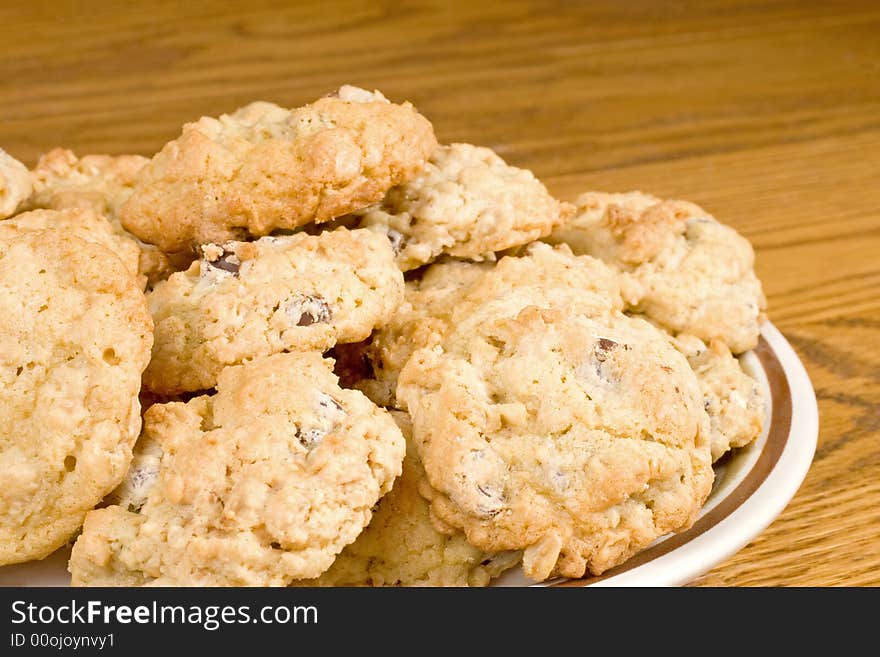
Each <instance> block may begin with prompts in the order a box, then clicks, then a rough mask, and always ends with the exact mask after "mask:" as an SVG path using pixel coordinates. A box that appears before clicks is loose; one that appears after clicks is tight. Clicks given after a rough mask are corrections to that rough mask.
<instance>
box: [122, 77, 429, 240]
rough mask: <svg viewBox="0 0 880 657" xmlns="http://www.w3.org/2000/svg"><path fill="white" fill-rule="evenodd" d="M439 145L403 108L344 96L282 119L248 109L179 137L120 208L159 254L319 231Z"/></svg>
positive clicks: (371, 199)
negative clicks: (309, 227)
mask: <svg viewBox="0 0 880 657" xmlns="http://www.w3.org/2000/svg"><path fill="white" fill-rule="evenodd" d="M436 144H437V141H436V138H435V137H434V131H433V127H432V126H431V124H430V122H429V121H428V120H427V119H426V118H424V117H423V116H422V115H421V114H419V113H418V112H417V111H416V110H415V108H414V107H413V106H412V105H411V104H410V103H403V104H394V103H390V102H388V100H387V99H386V98H385V97H384V96H383V95H382V94H380V93H379V92H374V93H370V92H367V91H364V90H363V89H358V88H356V87H350V86H344V87H342V88H341V89H339V91H338V92H336V93H335V94H333V95H331V96H327V97H324V98H321V99H319V100H317V101H315V102H313V103H311V104H310V105H305V106H303V107H299V108H297V109H293V110H288V109H284V108H282V107H279V106H278V105H274V104H272V103H267V102H256V103H251V104H250V105H247V106H245V107H242V108H241V109H239V110H237V111H235V112H233V113H232V114H224V115H222V116H221V117H220V118H219V119H215V118H210V117H203V118H201V119H200V120H198V121H196V122H194V123H188V124H186V125H185V126H184V127H183V132H182V134H181V136H180V137H178V138H177V139H175V140H174V141H171V142H169V143H168V144H166V145H165V147H164V148H163V149H162V150H161V151H160V152H159V153H158V154H157V155H156V156H155V157H154V158H153V159H152V161H151V162H150V163H149V164H148V165H147V166H146V167H145V169H144V170H143V172H142V173H141V175H140V176H139V178H138V181H137V183H136V185H135V189H134V193H133V194H132V196H131V198H130V199H129V200H128V201H127V203H126V204H125V205H124V206H123V207H122V223H123V225H124V226H125V228H126V229H128V230H130V231H131V232H132V233H134V234H135V235H137V236H138V237H140V238H141V239H142V240H144V241H146V242H149V243H151V244H156V245H157V246H158V247H159V248H160V249H162V250H163V251H166V252H176V251H182V250H185V249H187V248H193V247H195V246H198V245H200V244H205V243H209V242H210V243H221V242H226V241H230V240H245V239H247V238H249V237H260V236H263V235H268V234H269V233H270V232H272V231H273V230H275V229H290V228H296V227H297V226H301V225H304V224H307V223H310V222H313V221H316V222H319V223H320V222H324V221H328V220H330V219H333V218H335V217H338V216H341V215H344V214H346V213H349V212H352V211H354V210H359V209H361V208H363V207H366V206H368V205H371V204H373V203H376V202H378V201H380V200H381V199H382V197H383V196H384V195H385V193H386V192H387V191H388V190H389V189H390V188H391V187H393V186H395V185H398V184H400V183H402V182H404V181H406V180H407V179H409V178H410V177H412V175H413V174H415V172H416V171H417V170H418V169H419V168H420V167H422V166H423V165H424V163H425V161H426V160H427V158H428V156H429V155H430V154H431V152H432V151H433V150H434V147H435V146H436Z"/></svg>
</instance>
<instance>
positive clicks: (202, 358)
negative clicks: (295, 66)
mask: <svg viewBox="0 0 880 657" xmlns="http://www.w3.org/2000/svg"><path fill="white" fill-rule="evenodd" d="M201 251H202V257H201V258H200V259H199V260H197V261H196V262H194V263H193V264H192V265H191V266H190V268H189V269H188V270H187V271H185V272H178V273H176V274H173V275H172V276H171V277H169V279H168V280H167V281H163V282H161V283H159V284H157V285H156V287H155V288H154V289H153V291H152V292H150V293H149V295H148V297H147V300H148V302H149V306H150V310H151V312H152V313H153V318H154V320H155V323H156V331H155V343H154V346H153V358H152V360H151V362H150V365H149V367H148V368H147V371H146V372H145V373H144V383H145V385H146V386H147V387H148V388H149V389H150V390H152V391H153V392H157V393H160V394H175V393H179V392H186V391H196V390H205V389H208V388H212V387H214V384H215V383H216V381H217V377H218V375H219V374H220V371H221V370H222V369H223V368H224V367H226V366H228V365H235V364H238V363H242V362H244V361H245V360H247V359H249V358H254V357H256V356H263V355H268V354H273V353H280V352H283V351H305V350H315V351H319V352H320V351H326V350H327V349H329V348H330V347H332V346H333V345H334V344H335V343H336V342H354V341H358V340H363V339H364V338H366V337H367V336H368V335H369V334H370V332H371V331H372V330H373V328H374V327H376V326H381V325H382V324H383V323H384V322H386V321H388V320H389V319H390V318H391V317H392V316H393V313H394V311H395V309H396V308H397V306H398V305H399V303H400V301H401V300H402V299H403V286H404V283H403V274H402V273H401V272H400V270H399V269H397V267H396V266H395V264H394V256H393V254H392V252H391V247H390V246H389V244H388V240H386V239H385V238H384V237H383V236H381V235H376V234H374V233H371V232H370V231H368V230H354V231H349V230H346V229H344V228H340V229H337V230H334V231H330V232H322V233H320V234H319V235H307V234H305V233H298V234H296V235H288V236H279V237H273V236H269V237H263V238H260V239H259V240H257V241H255V242H227V243H225V244H221V245H217V244H207V245H204V246H202V248H201Z"/></svg>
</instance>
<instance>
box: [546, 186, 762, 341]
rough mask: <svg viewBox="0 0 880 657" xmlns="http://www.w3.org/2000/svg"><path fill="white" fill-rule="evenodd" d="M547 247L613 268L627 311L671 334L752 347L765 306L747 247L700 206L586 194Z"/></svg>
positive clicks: (635, 195) (637, 196)
mask: <svg viewBox="0 0 880 657" xmlns="http://www.w3.org/2000/svg"><path fill="white" fill-rule="evenodd" d="M576 205H577V207H578V212H577V214H576V215H575V217H574V218H572V219H571V220H570V221H569V222H568V223H567V224H565V225H564V226H563V227H561V228H560V229H557V230H556V231H554V232H553V234H552V235H551V236H550V238H549V239H548V241H550V242H552V243H558V242H564V243H566V244H569V245H570V246H571V247H572V249H573V250H574V251H575V253H585V254H589V255H593V256H596V257H598V258H601V259H602V260H604V261H605V262H607V263H609V264H611V265H612V266H614V267H615V268H616V269H618V270H619V271H620V272H622V277H623V281H624V282H623V289H624V291H625V296H626V299H627V302H628V303H629V308H630V310H632V311H633V312H638V313H644V314H645V315H647V316H648V317H649V318H650V319H651V320H653V321H655V322H657V323H659V324H661V325H662V326H663V327H665V328H666V329H668V330H669V331H671V332H672V333H689V334H692V335H695V336H697V337H698V338H700V339H701V340H703V341H705V342H711V341H712V340H719V341H721V342H723V343H725V344H726V345H728V346H729V347H730V349H731V350H732V351H733V352H734V353H742V352H744V351H747V350H749V349H752V348H754V347H755V345H756V344H757V341H758V333H759V332H760V325H761V323H762V322H763V320H764V310H765V309H766V305H767V302H766V299H765V297H764V294H763V291H762V289H761V282H760V281H759V280H758V278H757V277H756V276H755V271H754V251H753V250H752V246H751V244H749V242H748V241H747V240H746V239H745V238H743V237H742V236H741V235H739V234H738V233H737V232H736V231H735V230H734V229H733V228H731V227H729V226H725V225H723V224H721V223H719V222H718V221H716V220H715V219H714V218H713V217H712V216H711V215H709V214H707V213H706V212H705V211H704V210H702V209H701V208H700V207H698V206H696V205H694V204H693V203H686V202H683V201H661V200H660V199H657V198H655V197H652V196H649V195H646V194H642V193H639V192H632V193H628V194H603V193H599V192H588V193H586V194H583V195H582V196H580V197H579V198H578V199H577V202H576Z"/></svg>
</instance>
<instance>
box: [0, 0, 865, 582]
mask: <svg viewBox="0 0 880 657" xmlns="http://www.w3.org/2000/svg"><path fill="white" fill-rule="evenodd" d="M61 4H62V3H45V4H40V3H33V2H4V3H2V6H0V44H3V45H2V57H0V80H2V92H0V146H2V147H3V148H5V149H7V150H8V151H9V152H10V153H12V154H13V155H15V156H16V157H18V158H20V159H22V160H24V161H25V162H26V163H27V164H29V165H31V164H33V163H34V162H35V160H36V158H37V157H38V155H39V153H41V152H43V151H45V150H47V149H49V148H50V147H53V146H56V145H63V146H67V147H70V148H72V149H74V150H75V151H76V152H77V153H79V154H86V153H90V152H108V153H124V152H136V153H143V154H152V153H153V152H155V151H156V150H157V149H159V148H160V147H161V146H162V144H163V143H164V142H166V141H167V140H168V139H170V138H173V137H174V136H176V135H177V134H178V131H179V126H180V125H181V124H182V123H183V122H184V121H187V120H190V119H193V118H195V117H198V116H200V115H202V114H209V115H216V114H219V113H220V112H223V111H228V110H232V109H234V108H235V107H237V106H239V105H241V104H244V103H246V102H248V101H251V100H254V99H258V98H262V99H267V100H273V101H276V102H279V103H281V104H286V105H291V106H295V105H299V104H302V103H304V102H306V101H308V100H309V99H311V98H313V97H315V96H317V95H319V94H323V93H325V92H327V91H328V90H330V89H332V88H334V87H335V86H337V85H339V84H340V83H343V82H349V83H353V84H357V85H360V86H364V87H369V88H378V89H381V90H382V91H383V92H384V93H385V94H386V95H388V96H389V97H391V98H393V99H397V100H400V99H410V100H412V101H413V102H414V103H415V104H416V105H417V106H418V107H419V108H420V109H421V110H422V111H423V112H424V113H425V114H427V115H428V116H429V117H430V118H431V119H432V120H433V122H434V125H435V128H436V131H437V134H438V135H439V137H440V138H441V140H443V141H446V142H451V141H469V142H475V143H478V144H484V145H488V146H491V147H492V148H494V149H496V150H497V151H498V152H499V153H501V154H502V155H503V156H504V157H505V158H506V159H508V160H509V161H510V162H511V163H513V164H516V165H519V166H523V167H528V168H530V169H532V170H533V171H534V172H535V173H536V174H537V175H538V176H539V177H540V178H542V179H543V180H544V181H545V182H546V184H547V185H548V187H549V188H550V189H551V190H552V191H553V192H555V193H556V194H557V195H559V196H561V197H563V198H571V197H573V196H574V195H576V194H577V193H578V192H580V191H583V190H587V189H605V190H628V189H634V188H638V189H642V190H643V191H649V192H652V193H654V194H657V195H661V196H671V197H679V198H685V199H689V200H692V201H695V202H697V203H699V204H701V205H703V206H704V207H705V208H707V209H708V210H709V211H710V212H712V213H714V214H715V215H716V216H717V217H719V218H720V219H721V220H723V221H725V222H727V223H730V224H732V225H733V226H734V227H736V228H737V229H738V230H739V231H740V232H742V233H743V234H744V235H746V236H747V237H748V238H749V239H750V240H751V241H752V243H753V244H754V245H755V247H756V250H757V268H758V273H759V275H760V277H761V279H762V280H763V283H764V286H765V291H766V293H767V296H768V298H769V315H770V318H771V320H772V321H773V322H774V323H775V324H776V326H777V327H778V328H780V329H781V330H782V331H783V333H784V334H785V335H786V336H787V338H788V339H789V340H790V341H791V343H792V344H793V346H794V347H795V349H796V350H797V352H798V354H799V355H800V357H801V358H802V359H803V361H804V363H805V365H806V367H807V369H808V371H809V374H810V377H811V378H812V381H813V384H814V386H815V389H816V394H817V396H818V400H819V408H820V424H821V429H820V436H819V446H818V451H817V453H816V456H815V461H814V463H813V466H812V468H811V470H810V472H809V474H808V475H807V478H806V481H805V482H804V484H803V486H802V487H801V489H800V491H799V492H798V494H797V496H796V497H795V498H794V500H793V501H792V502H791V503H790V504H789V506H788V508H787V509H786V510H785V512H784V513H783V514H782V515H781V516H780V517H779V518H778V519H777V520H776V521H775V522H774V523H773V524H772V525H771V526H770V527H769V528H768V529H767V530H766V531H765V532H764V533H763V534H762V535H761V536H759V537H758V538H757V539H756V540H755V541H754V542H752V543H751V544H750V545H748V546H747V547H746V548H745V549H743V550H742V551H741V552H739V553H738V554H737V555H735V556H734V557H733V558H731V559H730V560H728V561H727V562H726V563H723V564H721V565H720V566H718V567H717V568H715V569H714V570H712V571H711V572H710V573H708V574H707V575H705V576H704V577H702V578H700V579H699V580H698V582H697V583H698V584H702V585H735V586H748V585H764V586H781V585H784V586H834V585H850V586H856V585H880V510H878V509H880V405H878V402H880V5H878V4H877V3H873V2H862V3H856V2H846V3H845V2H835V3H827V2H798V1H796V0H792V1H790V2H786V1H774V2H762V3H755V2H752V3H744V2H731V1H726V0H716V1H712V2H668V3H659V2H658V3H653V2H631V3H616V2H591V3H584V6H582V7H580V6H575V3H555V2H538V1H535V2H529V1H522V0H519V1H510V2H504V3H484V2H473V1H471V2H446V3H436V4H437V6H438V8H435V9H431V10H429V9H420V8H417V7H416V6H415V3H408V4H410V5H412V6H409V7H408V8H407V9H405V10H403V9H395V8H393V6H392V5H393V3H390V2H382V3H361V2H346V3H335V4H332V5H331V4H327V3H315V4H307V3H299V4H296V6H288V7H285V5H288V4H292V3H281V2H279V3H267V2H256V1H252V2H248V3H240V5H239V4H237V3H236V4H222V3H216V2H214V3H201V2H187V3H180V2H166V3H156V4H154V5H150V6H147V5H146V3H144V4H141V3H130V4H131V5H135V4H136V5H137V6H136V7H132V8H129V7H126V9H125V10H124V11H121V12H120V11H117V9H115V8H114V6H115V7H121V6H123V5H122V3H112V2H106V3H90V4H91V6H92V7H93V9H92V10H90V12H89V13H88V14H85V13H76V12H73V11H71V10H70V9H65V8H63V7H61V6H60V5H61ZM273 5H274V6H273ZM245 7H247V8H245Z"/></svg>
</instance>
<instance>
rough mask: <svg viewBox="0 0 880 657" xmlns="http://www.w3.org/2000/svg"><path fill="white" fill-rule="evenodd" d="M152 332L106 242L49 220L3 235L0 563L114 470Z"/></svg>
mask: <svg viewBox="0 0 880 657" xmlns="http://www.w3.org/2000/svg"><path fill="white" fill-rule="evenodd" d="M4 223H7V222H4ZM151 342H152V321H151V319H150V315H149V312H148V311H147V307H146V303H145V300H144V295H143V293H142V292H141V291H140V289H139V287H138V285H137V283H136V282H135V279H134V277H133V275H132V274H131V273H130V272H129V271H128V270H127V269H126V268H125V266H124V265H123V264H122V262H121V261H120V260H119V259H118V258H117V257H116V256H115V255H113V253H111V252H110V251H108V250H107V249H106V248H105V247H104V246H102V245H101V244H98V243H96V242H91V241H87V240H84V239H81V238H80V237H79V236H78V235H77V234H76V233H73V232H70V231H67V230H59V229H48V230H43V231H32V232H24V233H22V234H21V235H20V236H19V237H18V238H16V239H13V240H11V241H9V242H3V246H2V254H0V360H2V366H0V386H2V389H3V393H2V398H3V404H2V405H0V434H2V435H0V565H3V564H9V563H17V562H22V561H28V560H32V559H42V558H43V557H46V556H48V555H49V554H50V553H52V552H53V551H54V550H56V549H58V548H59V547H61V546H62V545H64V543H65V542H67V541H68V539H70V538H71V537H72V536H73V535H74V533H75V532H76V531H77V530H78V529H79V527H80V525H81V524H82V522H83V518H84V517H85V515H86V513H87V512H88V511H89V510H91V509H92V508H94V506H95V505H96V504H97V503H98V502H100V501H101V499H102V498H103V497H104V495H106V494H107V493H108V492H110V491H111V490H112V489H113V488H114V487H115V486H116V485H117V484H118V483H119V482H120V481H121V479H122V478H123V476H124V475H125V473H126V470H127V468H128V465H129V461H130V460H131V450H132V446H133V444H134V442H135V439H136V438H137V435H138V432H139V430H140V423H141V417H140V406H139V403H138V391H139V390H140V386H141V372H142V371H143V369H144V368H145V367H146V364H147V361H148V360H149V356H150V344H151Z"/></svg>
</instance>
